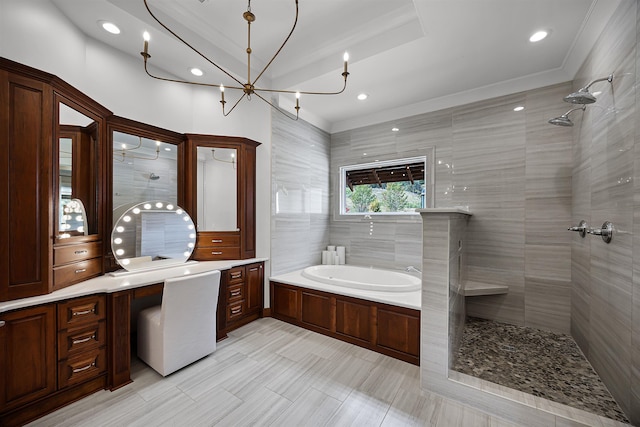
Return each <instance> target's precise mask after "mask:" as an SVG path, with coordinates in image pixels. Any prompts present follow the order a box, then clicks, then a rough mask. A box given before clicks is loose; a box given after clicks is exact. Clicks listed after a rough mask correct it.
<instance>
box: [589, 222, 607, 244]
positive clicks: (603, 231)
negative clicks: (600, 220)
mask: <svg viewBox="0 0 640 427" xmlns="http://www.w3.org/2000/svg"><path fill="white" fill-rule="evenodd" d="M587 233H589V234H592V235H594V236H601V237H602V240H604V242H605V243H611V239H613V224H612V223H611V222H609V221H606V222H605V223H604V224H602V228H591V229H589V230H587Z"/></svg>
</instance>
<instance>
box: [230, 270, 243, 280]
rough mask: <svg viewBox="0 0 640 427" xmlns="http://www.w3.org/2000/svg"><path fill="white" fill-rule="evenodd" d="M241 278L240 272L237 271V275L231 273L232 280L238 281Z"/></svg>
mask: <svg viewBox="0 0 640 427" xmlns="http://www.w3.org/2000/svg"><path fill="white" fill-rule="evenodd" d="M241 277H242V272H241V271H238V272H237V273H231V278H232V279H239V278H241Z"/></svg>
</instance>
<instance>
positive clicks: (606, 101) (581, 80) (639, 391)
mask: <svg viewBox="0 0 640 427" xmlns="http://www.w3.org/2000/svg"><path fill="white" fill-rule="evenodd" d="M638 20H639V15H638V3H637V2H636V1H631V0H629V1H623V2H622V3H621V6H620V7H619V9H618V10H617V11H616V13H615V14H614V15H613V17H612V19H611V21H610V22H609V24H608V25H607V27H606V28H605V29H604V31H603V33H602V35H601V36H600V39H599V40H598V42H597V43H596V45H595V46H594V49H593V50H592V51H591V53H590V54H589V56H588V58H587V60H586V61H585V63H584V64H583V66H582V68H581V69H580V70H579V72H578V74H577V76H576V79H575V80H574V82H573V83H574V84H573V88H574V89H575V90H578V89H579V88H581V87H583V86H584V85H586V84H587V83H588V82H589V81H591V80H593V79H596V78H600V77H605V76H607V75H609V74H611V73H613V74H614V80H613V82H612V84H609V83H607V82H603V83H596V84H594V85H593V86H592V87H591V91H593V92H595V91H601V92H602V94H601V95H599V96H598V101H597V102H596V103H595V104H592V105H590V106H588V107H587V109H586V111H585V112H584V115H583V117H582V118H581V119H580V118H579V116H577V117H576V118H577V119H578V120H576V126H574V128H573V140H574V145H573V165H572V169H573V170H572V176H573V180H572V183H573V185H572V192H573V202H572V221H573V222H574V223H577V222H578V221H580V220H581V219H584V220H586V221H587V223H588V224H589V226H591V227H600V226H601V225H602V223H603V222H604V221H611V222H613V224H614V226H615V231H614V237H613V241H612V242H611V243H610V244H606V243H604V242H603V241H602V240H601V239H600V237H597V236H587V237H586V238H584V239H582V238H580V237H579V236H578V235H577V233H576V235H573V236H572V257H571V268H572V270H571V275H572V279H573V287H572V290H571V334H572V335H573V337H574V338H575V339H576V341H577V342H578V344H579V345H580V347H581V349H582V350H583V352H584V353H585V355H586V356H587V358H588V359H589V361H590V362H591V364H592V365H593V367H594V368H595V369H596V371H597V372H598V374H599V375H600V377H601V378H602V380H603V381H604V382H605V384H606V385H607V387H608V388H609V390H610V391H611V393H612V395H613V396H614V398H615V399H616V400H617V401H618V403H619V404H620V406H621V407H622V409H623V410H624V411H625V413H626V414H627V415H628V416H629V418H630V419H631V422H632V423H633V424H639V423H640V322H639V321H638V320H639V319H640V275H639V274H638V271H640V250H639V248H640V237H639V236H640V213H639V212H640V209H638V208H640V205H639V203H640V180H639V178H640V176H639V174H640V144H639V143H638V142H639V141H640V140H639V138H640V116H639V113H638V109H637V107H636V106H637V103H638V93H637V91H636V85H637V84H638V82H639V80H638V76H637V70H638V64H639V61H640V55H639V54H638V51H637V43H638V42H637V41H638V34H639V33H638V31H639V30H640V25H638Z"/></svg>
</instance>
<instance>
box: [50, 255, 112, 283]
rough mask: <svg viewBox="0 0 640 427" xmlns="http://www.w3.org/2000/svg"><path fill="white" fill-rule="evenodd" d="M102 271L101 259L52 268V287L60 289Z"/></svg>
mask: <svg viewBox="0 0 640 427" xmlns="http://www.w3.org/2000/svg"><path fill="white" fill-rule="evenodd" d="M100 273H102V259H101V258H94V259H90V260H86V261H79V262H74V263H72V264H67V265H65V266H62V267H55V268H54V269H53V289H54V290H57V289H62V288H64V287H66V286H69V285H73V284H74V283H78V282H81V281H83V280H86V279H89V278H91V277H95V276H98V275H99V274H100Z"/></svg>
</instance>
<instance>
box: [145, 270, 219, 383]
mask: <svg viewBox="0 0 640 427" xmlns="http://www.w3.org/2000/svg"><path fill="white" fill-rule="evenodd" d="M219 290H220V272H219V271H210V272H206V273H200V274H193V275H189V276H183V277H177V278H172V279H167V280H165V282H164V290H163V293H162V305H158V306H154V307H150V308H147V309H145V310H142V311H141V312H140V315H139V316H138V357H139V358H140V359H142V360H143V361H144V362H146V363H147V364H148V365H149V366H151V367H152V368H153V369H154V370H156V371H157V372H158V373H159V374H160V375H162V376H167V375H169V374H171V373H172V372H175V371H177V370H178V369H180V368H183V367H185V366H187V365H189V364H191V363H193V362H195V361H197V360H199V359H202V358H203V357H205V356H207V355H209V354H211V353H213V352H214V351H215V350H216V309H217V306H218V293H219Z"/></svg>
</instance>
